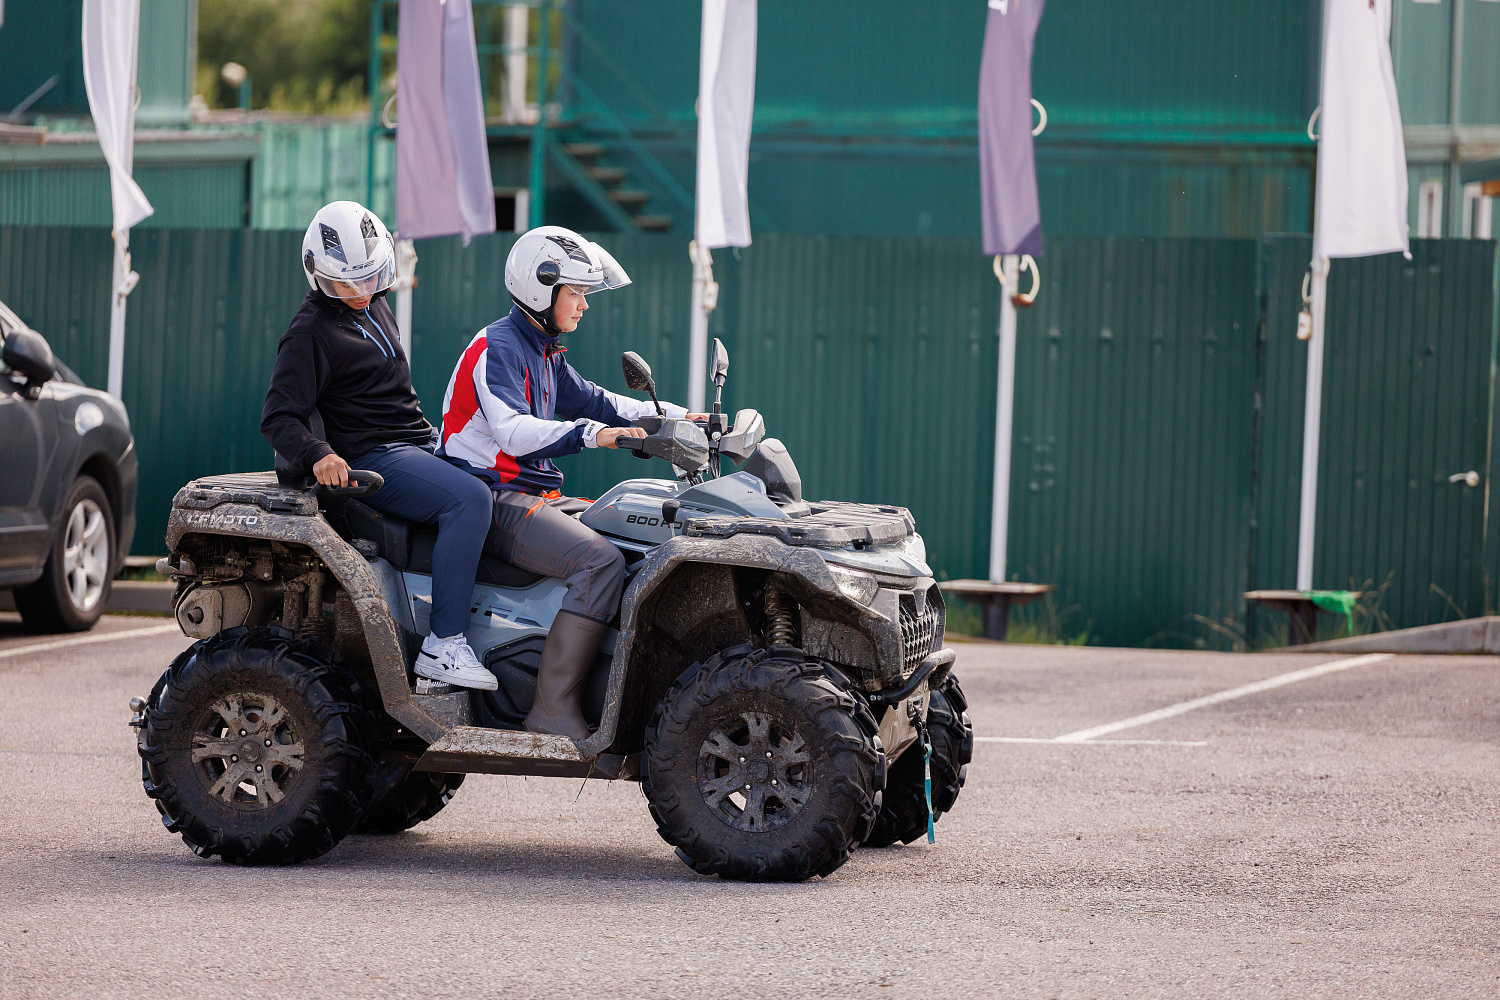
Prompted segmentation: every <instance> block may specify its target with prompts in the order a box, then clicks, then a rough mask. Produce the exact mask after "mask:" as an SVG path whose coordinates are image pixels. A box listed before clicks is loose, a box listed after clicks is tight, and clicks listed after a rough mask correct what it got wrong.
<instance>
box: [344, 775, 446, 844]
mask: <svg viewBox="0 0 1500 1000" xmlns="http://www.w3.org/2000/svg"><path fill="white" fill-rule="evenodd" d="M463 783H464V776H463V775H461V774H443V773H441V772H438V771H413V770H412V769H411V765H410V764H398V763H392V762H387V763H384V764H381V765H380V769H379V770H378V771H376V772H375V798H374V799H373V800H372V801H371V802H370V807H369V808H368V809H366V810H365V815H364V817H363V818H362V819H360V821H359V823H358V824H356V825H355V827H354V832H355V833H369V834H391V833H400V832H402V831H403V830H410V829H411V828H412V827H414V826H416V825H417V824H418V823H421V822H423V821H425V820H429V819H432V817H434V816H436V815H437V814H438V813H439V812H441V811H442V808H443V806H445V805H447V804H448V803H449V802H452V801H453V795H454V793H455V792H457V791H458V786H459V785H462V784H463Z"/></svg>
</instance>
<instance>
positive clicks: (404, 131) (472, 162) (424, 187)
mask: <svg viewBox="0 0 1500 1000" xmlns="http://www.w3.org/2000/svg"><path fill="white" fill-rule="evenodd" d="M400 18H401V31H400V33H399V34H398V35H397V38H396V224H397V234H398V235H399V236H400V237H401V238H402V239H406V240H420V239H424V238H426V237H429V236H447V235H449V234H452V233H459V234H462V236H463V240H464V245H465V246H467V245H468V243H469V241H470V240H472V239H473V238H474V237H475V236H478V235H480V234H481V233H493V232H494V231H495V189H494V186H493V185H494V181H493V180H491V178H490V151H489V144H488V140H487V139H486V138H485V129H484V95H483V94H481V93H480V92H479V56H478V52H477V49H476V47H475V41H474V12H473V9H472V7H471V5H470V0H401V7H400ZM403 333H404V331H403Z"/></svg>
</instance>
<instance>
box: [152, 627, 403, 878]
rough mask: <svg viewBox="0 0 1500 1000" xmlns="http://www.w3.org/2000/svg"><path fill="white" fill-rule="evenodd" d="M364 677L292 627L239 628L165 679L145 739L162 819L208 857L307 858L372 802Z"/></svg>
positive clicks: (203, 645) (207, 644)
mask: <svg viewBox="0 0 1500 1000" xmlns="http://www.w3.org/2000/svg"><path fill="white" fill-rule="evenodd" d="M355 687H356V683H355V681H354V679H353V677H351V676H349V675H348V674H347V673H346V672H345V671H344V670H343V669H342V668H340V667H337V666H335V665H334V664H332V663H330V662H329V661H328V660H327V659H325V658H324V656H323V655H322V653H320V652H319V647H318V646H317V645H316V644H314V643H311V642H307V641H299V640H296V639H293V638H292V637H291V634H290V633H288V632H286V631H285V630H284V629H273V628H257V629H245V628H234V629H228V630H226V631H224V632H222V633H220V634H219V635H216V636H214V637H212V638H209V639H204V640H203V641H201V642H197V643H194V644H193V645H192V646H189V647H188V648H187V649H186V650H185V651H183V653H182V654H181V655H179V656H178V657H177V659H176V660H175V661H173V663H172V666H171V667H169V668H168V669H167V672H166V673H165V674H163V675H162V677H161V679H160V680H159V681H157V682H156V687H155V688H154V689H153V690H152V692H151V697H150V698H149V699H148V701H147V707H146V712H145V715H146V724H145V726H144V727H143V728H142V730H141V734H140V737H139V740H138V743H137V748H138V750H139V752H140V755H141V778H142V782H143V783H144V785H145V788H146V794H147V795H149V796H150V797H151V798H153V799H155V800H156V808H157V810H158V811H159V812H160V813H161V815H162V822H163V823H164V824H165V825H166V828H167V829H168V830H170V831H171V832H173V833H177V834H180V835H181V836H182V840H183V842H184V843H185V844H187V845H188V847H190V848H192V850H193V852H194V853H195V854H198V855H199V856H201V857H212V856H215V855H217V856H219V857H221V858H223V859H224V860H225V861H231V862H234V863H235V864H242V865H267V864H296V863H298V862H302V861H307V860H308V859H310V858H316V857H318V856H319V855H321V854H325V853H327V852H328V851H330V850H332V849H333V848H334V846H335V845H336V844H338V842H339V841H340V840H342V839H344V836H345V835H346V834H347V833H349V831H350V829H351V828H352V827H353V826H354V823H355V821H356V820H357V819H359V817H360V815H361V814H363V813H364V811H365V809H366V807H367V806H368V805H369V802H370V798H371V795H372V792H373V782H374V774H375V761H374V760H373V758H371V756H370V754H369V752H368V750H367V747H368V745H369V731H370V723H369V717H368V715H367V713H366V711H365V710H364V709H363V708H361V707H360V703H359V700H358V698H357V697H356V695H355Z"/></svg>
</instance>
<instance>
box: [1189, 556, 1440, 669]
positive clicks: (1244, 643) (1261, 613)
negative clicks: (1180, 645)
mask: <svg viewBox="0 0 1500 1000" xmlns="http://www.w3.org/2000/svg"><path fill="white" fill-rule="evenodd" d="M1395 578H1396V574H1395V572H1394V571H1392V572H1391V573H1389V574H1387V575H1386V578H1385V582H1383V583H1381V584H1380V586H1378V587H1377V586H1375V580H1374V579H1373V578H1371V579H1368V580H1366V581H1365V582H1364V583H1363V584H1360V585H1355V584H1354V581H1352V580H1351V581H1350V586H1349V589H1350V590H1357V591H1360V597H1359V600H1357V601H1355V602H1354V607H1352V608H1351V609H1350V610H1349V616H1348V617H1347V618H1345V617H1344V616H1343V615H1335V614H1328V613H1326V612H1325V613H1320V614H1319V615H1318V617H1317V619H1316V621H1317V634H1316V635H1314V636H1313V641H1314V642H1324V641H1326V640H1329V639H1345V638H1348V637H1350V636H1358V635H1371V634H1373V633H1375V632H1389V631H1391V630H1392V629H1394V628H1395V627H1396V623H1395V622H1394V621H1392V620H1391V616H1390V615H1388V614H1386V613H1385V612H1384V611H1383V610H1382V609H1381V604H1382V603H1383V602H1384V600H1385V595H1386V593H1387V592H1388V591H1389V590H1390V589H1391V584H1392V583H1393V582H1394V581H1395ZM1433 589H1434V590H1437V592H1438V593H1439V594H1440V595H1441V596H1442V597H1443V598H1444V599H1447V596H1448V595H1446V594H1443V593H1442V591H1441V590H1438V588H1437V586H1436V585H1435V584H1434V585H1433ZM1448 603H1449V604H1453V602H1452V601H1451V600H1449V601H1448ZM1454 608H1455V609H1457V605H1454ZM1256 615H1257V622H1256V628H1255V636H1254V639H1253V640H1252V639H1251V638H1250V637H1249V636H1247V635H1246V631H1245V622H1244V621H1243V620H1241V619H1239V618H1236V617H1234V616H1233V615H1226V616H1225V617H1223V618H1218V619H1215V618H1209V617H1207V616H1206V615H1193V620H1194V621H1195V622H1197V623H1198V624H1199V625H1202V626H1203V627H1204V628H1206V629H1208V631H1209V632H1210V633H1211V634H1212V635H1213V636H1215V637H1217V638H1219V639H1222V640H1224V641H1226V642H1227V643H1228V644H1229V648H1230V651H1232V652H1236V653H1243V652H1246V651H1253V652H1261V651H1263V650H1268V649H1284V648H1286V647H1287V646H1290V645H1291V622H1290V621H1289V620H1288V616H1287V615H1285V614H1283V613H1280V612H1275V611H1271V610H1270V609H1268V608H1258V609H1257V610H1256ZM1461 617H1462V616H1461Z"/></svg>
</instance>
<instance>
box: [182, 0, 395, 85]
mask: <svg viewBox="0 0 1500 1000" xmlns="http://www.w3.org/2000/svg"><path fill="white" fill-rule="evenodd" d="M373 2H374V0H199V4H198V88H199V92H200V93H202V94H203V96H204V98H205V99H206V100H207V101H208V104H209V106H210V107H214V108H232V107H237V106H238V102H239V94H238V92H237V90H236V89H235V88H233V87H230V86H229V84H227V83H225V82H224V81H223V79H222V78H221V76H220V70H221V68H222V67H223V65H224V64H225V63H228V62H237V63H240V64H241V65H243V66H244V67H246V68H247V69H248V70H249V71H250V81H251V107H253V108H272V109H276V110H283V111H309V112H349V111H357V110H360V109H362V108H365V107H367V106H368V92H369V87H368V83H367V77H368V74H369V64H370V8H371V6H372V5H373Z"/></svg>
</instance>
